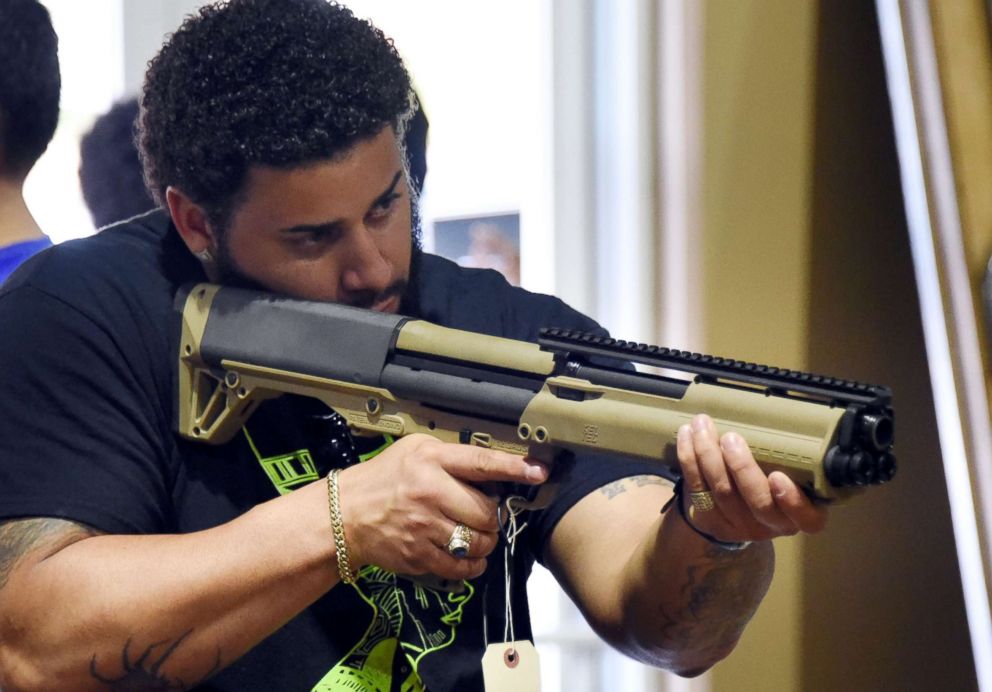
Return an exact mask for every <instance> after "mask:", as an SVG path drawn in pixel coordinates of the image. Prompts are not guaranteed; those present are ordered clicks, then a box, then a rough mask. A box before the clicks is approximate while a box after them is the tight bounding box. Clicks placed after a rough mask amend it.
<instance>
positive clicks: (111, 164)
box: [79, 98, 156, 228]
mask: <svg viewBox="0 0 992 692" xmlns="http://www.w3.org/2000/svg"><path fill="white" fill-rule="evenodd" d="M137 119H138V99H137V98H129V99H125V100H124V101H119V102H117V103H115V104H114V105H113V107H112V108H111V109H110V110H109V111H107V112H106V113H104V114H103V115H101V116H100V117H99V118H97V119H96V121H95V122H94V123H93V127H92V128H90V130H89V131H88V132H87V133H86V134H85V135H83V139H82V140H81V141H80V143H79V184H80V187H81V188H82V190H83V200H85V202H86V206H87V207H88V208H89V210H90V216H92V217H93V223H94V224H95V225H96V227H97V228H100V227H102V226H106V225H108V224H111V223H114V222H115V221H122V220H124V219H129V218H131V217H132V216H137V215H138V214H140V213H142V212H145V211H148V210H149V209H153V208H155V206H156V204H155V201H154V200H153V199H152V197H151V195H150V194H148V189H147V188H146V187H145V179H144V177H143V176H142V174H141V162H140V161H139V160H138V147H137V144H136V143H135V141H134V137H135V124H136V123H137Z"/></svg>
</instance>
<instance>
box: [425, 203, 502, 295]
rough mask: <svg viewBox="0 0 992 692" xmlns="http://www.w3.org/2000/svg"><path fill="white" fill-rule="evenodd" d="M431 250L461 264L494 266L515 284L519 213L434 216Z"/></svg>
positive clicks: (488, 267) (489, 267) (481, 266)
mask: <svg viewBox="0 0 992 692" xmlns="http://www.w3.org/2000/svg"><path fill="white" fill-rule="evenodd" d="M434 252H435V253H437V254H438V255H441V256H442V257H447V258H448V259H450V260H453V261H455V262H457V263H458V264H460V265H462V266H463V267H480V268H486V269H495V270H496V271H498V272H500V273H501V274H502V275H503V276H505V277H506V280H507V281H509V282H510V283H511V284H513V285H514V286H519V285H520V214H519V213H517V212H507V213H500V214H490V215H488V216H464V217H457V218H449V219H436V220H435V221H434Z"/></svg>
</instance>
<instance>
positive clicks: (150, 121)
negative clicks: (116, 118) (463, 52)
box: [138, 0, 412, 230]
mask: <svg viewBox="0 0 992 692" xmlns="http://www.w3.org/2000/svg"><path fill="white" fill-rule="evenodd" d="M411 93H412V92H411V88H410V76H409V74H408V73H407V71H406V68H405V67H404V66H403V62H402V60H401V59H400V57H399V54H398V53H397V51H396V49H395V47H394V46H393V43H392V41H391V40H390V39H388V38H386V37H385V36H384V35H383V34H382V32H381V31H379V30H378V29H377V28H375V27H374V26H372V25H371V24H370V23H369V22H367V21H364V20H361V19H358V18H356V17H355V16H354V15H353V14H352V13H351V11H350V10H348V9H347V8H345V7H342V6H340V5H338V4H337V3H333V2H328V1H327V0H230V2H226V3H215V4H213V5H208V6H206V7H203V8H201V9H200V10H199V12H198V13H197V14H195V15H191V16H189V17H187V18H186V20H185V21H184V22H183V24H182V26H181V27H180V28H179V29H178V30H177V31H176V32H175V33H174V34H173V35H172V36H171V37H170V38H169V39H168V41H167V42H166V44H165V46H164V47H163V48H162V50H161V51H160V52H159V54H158V55H157V56H156V57H155V59H154V60H152V61H151V63H149V66H148V72H147V73H146V76H145V84H144V89H143V93H142V97H141V113H140V116H139V124H138V144H139V150H140V154H141V161H142V165H143V166H144V173H145V180H146V182H147V184H148V188H149V190H150V191H151V192H152V194H153V195H154V196H155V199H156V201H157V202H158V203H159V204H164V203H165V190H166V188H167V187H169V186H174V187H176V188H178V189H180V190H182V191H183V193H184V194H186V195H187V196H188V197H189V198H190V199H191V200H193V201H194V202H195V203H197V204H199V205H200V206H201V207H203V208H204V210H205V212H206V214H207V217H208V219H209V220H210V222H211V223H212V224H213V225H214V226H215V228H217V229H218V230H223V229H224V228H225V227H226V225H227V222H228V221H229V219H230V214H231V213H232V212H233V211H234V209H235V208H236V206H237V205H238V204H239V202H240V199H239V197H238V195H239V193H240V192H241V190H242V189H243V186H244V183H245V179H246V176H247V173H248V168H249V167H250V166H252V165H255V164H261V165H266V166H276V167H285V168H290V167H297V166H300V165H305V164H307V163H311V162H314V161H318V160H326V159H330V158H334V157H335V156H338V155H340V154H342V153H344V152H346V151H348V150H349V149H351V148H352V147H353V146H354V145H355V144H356V143H358V142H359V141H362V140H365V139H368V138H371V137H373V136H375V135H376V134H378V133H379V132H380V131H381V130H382V128H383V127H385V126H387V125H391V126H393V128H394V129H395V130H396V131H397V134H398V135H402V129H403V127H404V126H405V122H406V119H407V118H408V117H409V112H410V108H411V101H412V98H411Z"/></svg>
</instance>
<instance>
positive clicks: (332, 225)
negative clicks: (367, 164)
mask: <svg viewBox="0 0 992 692" xmlns="http://www.w3.org/2000/svg"><path fill="white" fill-rule="evenodd" d="M402 175H403V171H402V170H399V171H396V174H395V175H394V176H393V179H392V180H391V181H390V183H389V185H388V186H387V187H386V189H385V191H384V192H383V193H382V194H381V195H379V196H378V197H376V198H375V199H374V200H372V206H375V205H377V204H381V203H382V202H384V201H385V200H386V199H387V198H388V197H389V196H390V195H392V194H393V193H394V192H395V191H396V184H397V183H398V182H399V181H400V177H401V176H402ZM343 226H344V223H343V222H342V221H327V222H326V223H309V224H300V225H298V226H290V227H289V228H282V229H280V230H279V232H280V233H285V234H288V235H293V234H297V233H336V232H338V231H341V230H343Z"/></svg>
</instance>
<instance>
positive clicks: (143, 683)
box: [90, 629, 221, 692]
mask: <svg viewBox="0 0 992 692" xmlns="http://www.w3.org/2000/svg"><path fill="white" fill-rule="evenodd" d="M192 632H193V630H191V629H189V630H186V631H185V632H183V634H182V635H181V636H180V637H179V638H178V639H176V640H174V641H173V640H162V641H160V642H155V643H153V644H149V645H148V646H147V647H146V648H145V650H144V651H142V652H141V653H140V654H137V656H136V657H135V658H134V660H132V657H133V656H134V654H133V653H132V652H131V644H132V640H131V639H128V640H127V642H126V643H125V644H124V650H123V651H122V652H121V669H122V673H121V675H119V676H116V677H114V676H111V675H109V674H104V673H101V672H100V670H99V668H98V666H97V662H96V654H93V658H92V659H90V675H91V676H92V677H93V678H94V679H95V680H99V681H100V682H102V683H103V684H105V685H107V689H108V690H114V691H115V692H116V691H117V690H120V691H121V692H131V690H134V691H135V692H137V691H138V690H142V691H144V690H188V689H191V688H193V687H195V686H196V685H199V684H200V683H201V682H203V681H204V680H206V679H207V678H209V677H210V676H211V675H213V674H214V673H216V672H217V671H218V670H220V667H221V664H220V650H218V651H217V658H216V660H215V661H214V665H213V667H212V668H211V669H210V670H209V671H207V674H206V675H204V676H203V678H201V679H200V680H199V681H196V682H193V683H186V682H184V681H183V680H182V679H180V678H169V677H168V676H166V675H165V674H163V673H162V666H164V665H165V664H166V663H167V662H168V661H169V659H170V658H171V657H172V655H173V654H174V653H175V652H176V650H177V649H178V648H179V647H180V646H181V645H182V643H183V640H185V639H186V638H187V637H188V636H189V635H190V634H191V633H192Z"/></svg>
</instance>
